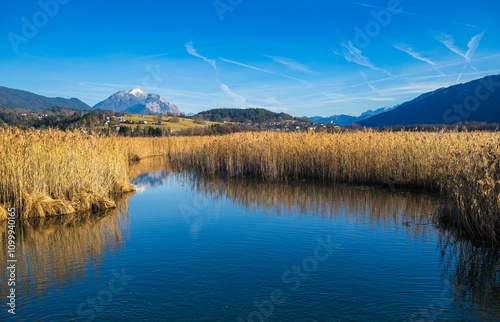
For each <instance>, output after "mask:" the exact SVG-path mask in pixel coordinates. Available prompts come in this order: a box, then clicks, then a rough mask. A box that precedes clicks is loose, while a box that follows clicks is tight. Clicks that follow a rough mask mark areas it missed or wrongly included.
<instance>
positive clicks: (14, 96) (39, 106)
mask: <svg viewBox="0 0 500 322" xmlns="http://www.w3.org/2000/svg"><path fill="white" fill-rule="evenodd" d="M54 106H60V107H64V108H72V109H75V110H90V109H91V108H90V106H88V105H87V104H85V103H84V102H82V101H80V100H79V99H77V98H71V99H67V98H61V97H54V98H51V97H45V96H42V95H37V94H33V93H30V92H27V91H22V90H18V89H13V88H8V87H2V86H0V107H3V108H6V109H16V108H19V109H24V110H30V111H42V110H45V109H48V108H51V107H54Z"/></svg>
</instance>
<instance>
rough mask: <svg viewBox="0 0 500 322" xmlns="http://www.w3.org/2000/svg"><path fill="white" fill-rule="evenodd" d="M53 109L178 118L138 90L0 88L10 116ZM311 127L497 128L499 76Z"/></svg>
mask: <svg viewBox="0 0 500 322" xmlns="http://www.w3.org/2000/svg"><path fill="white" fill-rule="evenodd" d="M54 106H57V107H62V108H66V109H74V110H81V111H89V110H97V109H101V110H108V111H115V112H126V113H135V114H158V113H163V114H167V113H172V114H180V112H179V109H178V108H177V106H175V105H174V104H172V103H169V102H167V101H166V100H165V99H164V98H162V97H161V96H159V95H157V94H154V93H149V94H148V93H146V91H145V90H143V89H134V90H131V91H120V92H117V93H115V94H113V95H111V96H110V97H109V98H108V99H106V100H104V101H102V102H100V103H98V104H96V105H95V106H94V107H93V108H91V107H90V106H89V105H87V104H85V103H84V102H82V101H80V100H79V99H77V98H71V99H66V98H61V97H55V98H50V97H45V96H42V95H37V94H34V93H30V92H27V91H22V90H17V89H12V88H7V87H1V86H0V108H4V109H9V110H16V109H17V110H18V112H19V110H29V111H43V110H46V109H50V108H52V107H54ZM198 115H199V116H201V117H203V118H205V119H211V120H219V121H220V120H223V119H226V118H227V119H231V121H233V122H234V121H236V122H243V121H246V120H249V121H251V122H263V121H267V120H274V119H283V120H286V119H292V118H293V117H292V116H291V115H288V114H285V113H273V112H271V111H267V110H262V109H213V110H210V111H205V112H200V113H199V114H198ZM309 119H310V120H311V121H313V122H324V123H327V122H331V121H333V123H335V124H337V125H344V126H347V125H350V124H353V123H357V124H359V125H361V126H367V127H384V126H397V125H403V126H406V125H425V124H454V123H459V122H487V123H500V75H492V76H487V77H484V78H481V79H477V80H474V81H471V82H468V83H464V84H458V85H453V86H450V87H447V88H440V89H438V90H435V91H433V92H429V93H425V94H422V95H420V96H419V97H417V98H415V99H413V100H411V101H409V102H406V103H403V104H401V105H398V106H395V107H390V108H380V109H377V110H374V111H372V110H369V111H367V112H364V113H362V114H361V115H359V116H351V115H345V114H342V115H332V116H330V117H320V116H314V117H310V118H309Z"/></svg>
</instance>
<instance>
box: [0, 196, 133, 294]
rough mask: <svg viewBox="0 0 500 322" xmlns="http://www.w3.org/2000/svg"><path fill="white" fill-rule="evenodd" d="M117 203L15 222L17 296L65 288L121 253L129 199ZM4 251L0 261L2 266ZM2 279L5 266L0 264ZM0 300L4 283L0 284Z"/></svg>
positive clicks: (3, 229)
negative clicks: (101, 208) (106, 207)
mask: <svg viewBox="0 0 500 322" xmlns="http://www.w3.org/2000/svg"><path fill="white" fill-rule="evenodd" d="M129 197H130V195H124V196H122V198H121V199H120V200H117V201H116V203H117V208H116V209H112V210H107V211H105V212H100V213H90V212H88V213H79V214H74V215H67V216H58V217H47V218H37V219H29V220H23V221H18V222H17V227H16V257H17V260H18V261H17V265H16V266H17V284H18V285H20V287H18V290H19V295H20V297H21V298H26V297H27V296H29V294H30V293H32V292H35V293H39V292H43V290H47V289H49V288H50V287H52V286H55V285H58V286H64V285H65V284H66V283H67V282H68V281H69V280H71V279H81V278H84V277H85V276H86V275H87V274H88V271H89V270H96V269H99V267H100V265H101V263H102V261H103V259H104V257H105V256H106V255H108V254H110V253H115V252H118V251H120V250H121V249H122V247H123V245H124V243H125V239H126V237H127V234H128V232H129V225H130V222H129V216H128V199H129ZM0 232H1V234H0V236H1V237H0V243H1V244H2V249H6V245H7V238H6V237H7V234H6V232H7V227H6V225H1V227H0ZM5 256H6V254H5V252H2V254H1V255H0V261H2V262H3V263H5V261H6V258H5ZM0 274H1V276H6V274H7V272H6V268H5V265H0ZM0 287H1V288H0V291H1V294H2V296H3V295H4V294H6V293H7V290H8V288H7V285H6V284H5V283H2V284H1V286H0Z"/></svg>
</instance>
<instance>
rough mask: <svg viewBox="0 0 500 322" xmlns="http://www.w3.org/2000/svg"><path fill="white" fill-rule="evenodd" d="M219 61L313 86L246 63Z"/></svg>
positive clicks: (223, 59) (298, 79)
mask: <svg viewBox="0 0 500 322" xmlns="http://www.w3.org/2000/svg"><path fill="white" fill-rule="evenodd" d="M219 59H220V60H222V61H224V62H226V63H229V64H233V65H238V66H241V67H246V68H249V69H253V70H257V71H260V72H263V73H268V74H271V75H276V76H281V77H284V78H288V79H293V80H296V81H299V82H301V83H303V84H308V85H310V84H311V82H308V81H306V80H303V79H300V78H296V77H292V76H288V75H284V74H280V73H275V72H272V71H270V70H267V69H263V68H259V67H255V66H251V65H248V64H244V63H240V62H237V61H234V60H230V59H226V58H219Z"/></svg>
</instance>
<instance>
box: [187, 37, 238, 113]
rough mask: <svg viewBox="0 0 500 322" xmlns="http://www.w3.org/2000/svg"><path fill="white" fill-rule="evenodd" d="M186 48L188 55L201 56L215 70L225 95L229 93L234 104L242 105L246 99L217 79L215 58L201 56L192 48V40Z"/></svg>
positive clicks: (217, 71) (217, 70) (217, 72)
mask: <svg viewBox="0 0 500 322" xmlns="http://www.w3.org/2000/svg"><path fill="white" fill-rule="evenodd" d="M186 50H187V52H188V53H189V54H190V55H193V56H195V57H198V58H201V59H203V60H204V61H205V62H207V63H209V64H210V65H211V66H212V67H213V68H214V70H215V72H216V76H215V79H216V80H217V82H218V83H219V87H220V89H221V90H222V91H223V92H224V93H226V94H227V95H229V96H230V97H232V98H233V99H234V104H235V105H236V106H243V105H244V104H245V102H246V99H245V98H244V97H243V96H241V95H238V94H236V93H235V92H233V91H232V90H231V89H230V88H229V86H227V85H226V84H224V83H222V82H221V81H220V80H219V69H218V68H217V64H216V63H215V60H214V59H209V58H207V57H205V56H202V55H200V54H198V52H197V51H196V49H194V47H193V43H192V42H188V43H187V44H186Z"/></svg>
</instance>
